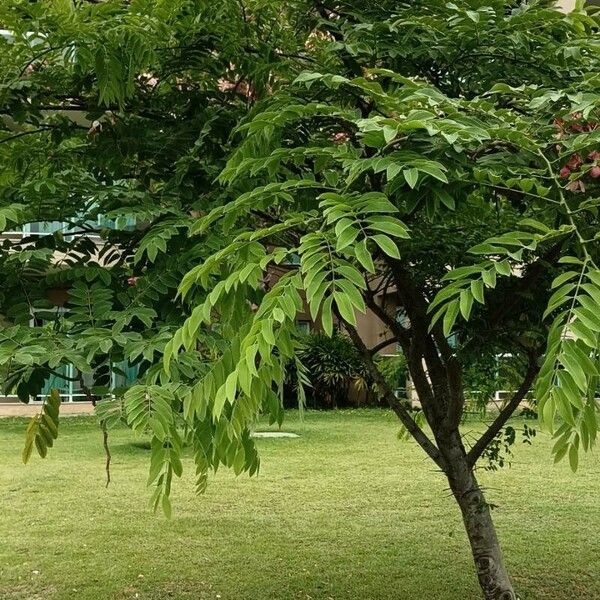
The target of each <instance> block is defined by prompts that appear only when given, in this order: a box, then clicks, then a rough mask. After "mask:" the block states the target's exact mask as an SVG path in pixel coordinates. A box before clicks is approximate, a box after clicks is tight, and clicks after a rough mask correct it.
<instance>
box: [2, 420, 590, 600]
mask: <svg viewBox="0 0 600 600" xmlns="http://www.w3.org/2000/svg"><path fill="white" fill-rule="evenodd" d="M24 423H25V421H24V420H18V419H3V420H0V465H1V466H0V502H1V503H0V506H1V507H2V510H1V511H0V598H2V600H15V599H33V598H40V599H44V600H46V599H49V600H54V599H57V600H58V599H66V598H77V599H78V600H80V599H81V600H84V599H92V598H93V599H97V598H101V599H110V598H115V599H125V598H140V599H144V598H148V599H163V598H165V599H166V598H189V599H192V598H193V599H204V598H213V599H218V598H220V599H222V600H228V599H243V600H266V599H269V598H277V599H298V600H300V599H302V600H311V599H313V600H317V599H322V600H329V599H335V600H342V599H345V600H376V599H394V600H425V599H426V600H469V599H478V598H479V595H478V590H477V586H476V583H475V580H474V576H473V569H472V567H471V559H470V556H469V553H468V548H467V542H466V539H465V535H464V533H463V529H462V524H461V521H460V517H459V513H458V510H457V508H456V507H455V505H454V503H453V500H452V499H451V498H450V497H449V494H448V490H447V487H446V485H445V483H444V480H443V478H442V477H441V475H440V474H439V473H436V472H435V471H434V469H433V468H432V466H431V463H429V462H427V461H426V460H425V459H424V457H423V454H422V452H421V451H420V450H419V449H418V448H417V447H416V445H415V444H414V443H411V442H402V441H399V440H398V439H397V437H396V431H397V429H398V426H397V423H396V421H395V420H394V417H393V415H391V414H390V413H388V412H385V411H378V410H365V411H347V412H336V413H313V412H311V413H308V414H307V415H306V416H305V418H304V420H303V421H300V420H299V419H298V415H297V414H295V413H291V414H290V415H289V416H288V418H287V420H286V423H285V429H286V430H289V431H294V432H297V433H299V434H300V437H299V438H296V439H261V440H259V444H260V450H261V456H262V468H261V472H260V475H259V476H258V477H255V478H251V479H250V478H248V477H247V476H240V477H238V478H236V477H234V475H233V474H232V473H230V472H226V471H219V473H218V474H217V475H216V476H213V477H212V478H211V481H210V484H209V488H208V491H207V493H206V494H205V495H204V496H201V497H197V496H195V495H194V494H193V488H192V485H191V474H190V473H187V475H186V473H184V476H183V481H178V482H176V483H177V485H176V486H175V490H174V494H173V501H174V515H173V519H172V520H171V521H166V520H165V519H164V517H163V516H162V515H160V514H159V515H153V514H152V513H150V512H149V510H148V508H147V499H148V493H147V491H146V489H145V477H146V469H147V466H148V454H149V451H148V450H147V449H146V446H145V444H144V440H141V439H136V438H134V437H133V435H132V434H131V433H129V432H128V431H127V430H125V429H123V430H118V431H116V432H114V433H113V434H112V437H111V446H112V452H113V457H114V459H113V468H112V475H113V483H112V484H111V485H110V487H109V488H108V489H105V488H104V482H103V477H104V469H103V452H102V446H101V438H100V435H99V431H98V429H97V427H96V425H95V422H94V420H93V419H92V418H88V417H79V418H70V419H64V420H63V422H62V423H61V435H60V438H59V441H58V442H57V444H56V446H55V448H54V449H53V450H52V451H51V454H50V456H49V457H48V458H47V459H46V460H44V461H42V460H41V459H39V458H38V457H37V456H35V457H34V458H33V459H32V460H31V463H30V464H29V465H28V466H27V467H24V466H23V465H22V464H21V463H20V457H19V454H20V448H21V444H22V437H23V428H24ZM472 428H476V425H468V426H467V427H466V429H467V430H468V429H472ZM187 464H188V465H189V464H190V463H189V461H188V463H187ZM599 475H600V460H598V457H597V455H596V456H594V455H590V456H587V457H585V458H584V459H583V460H582V461H581V465H580V471H579V472H578V473H577V474H575V475H573V474H572V473H571V472H570V471H569V470H568V466H567V465H566V464H560V465H558V466H553V464H552V461H551V458H550V440H549V439H548V438H546V437H544V436H538V438H537V439H536V441H535V442H534V445H533V447H526V446H523V445H520V446H519V447H517V449H516V453H515V457H514V459H513V464H512V467H511V468H505V469H503V470H501V471H500V472H496V473H489V472H484V471H481V474H480V479H481V480H482V482H483V483H484V484H485V486H486V487H487V488H488V495H489V500H490V502H493V503H494V504H495V505H497V508H496V509H495V511H494V514H495V519H496V523H497V526H498V529H499V535H500V537H501V540H502V542H503V545H504V550H505V554H506V559H507V563H508V566H509V568H510V570H511V573H512V575H513V577H514V579H515V581H516V583H517V586H518V589H519V591H520V593H521V595H522V597H523V598H524V599H525V600H534V599H535V600H542V599H552V600H567V599H569V600H573V599H586V600H593V599H600V576H599V575H600V477H599Z"/></svg>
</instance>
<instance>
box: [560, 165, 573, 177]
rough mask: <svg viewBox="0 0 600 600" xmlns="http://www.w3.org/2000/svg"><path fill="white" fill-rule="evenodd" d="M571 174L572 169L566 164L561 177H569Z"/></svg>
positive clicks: (561, 171)
mask: <svg viewBox="0 0 600 600" xmlns="http://www.w3.org/2000/svg"><path fill="white" fill-rule="evenodd" d="M570 174H571V169H569V167H566V166H565V167H563V168H562V169H561V170H560V176H561V177H568V176H569V175H570Z"/></svg>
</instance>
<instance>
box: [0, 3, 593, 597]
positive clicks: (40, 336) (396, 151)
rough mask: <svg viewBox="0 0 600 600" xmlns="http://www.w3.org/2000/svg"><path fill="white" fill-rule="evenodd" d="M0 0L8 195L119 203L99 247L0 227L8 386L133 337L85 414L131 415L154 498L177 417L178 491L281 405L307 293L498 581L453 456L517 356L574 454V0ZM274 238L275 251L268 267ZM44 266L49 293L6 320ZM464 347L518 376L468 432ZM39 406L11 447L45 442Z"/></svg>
mask: <svg viewBox="0 0 600 600" xmlns="http://www.w3.org/2000/svg"><path fill="white" fill-rule="evenodd" d="M365 4H366V6H365ZM199 17H201V18H199ZM0 19H2V20H3V21H4V22H5V25H6V27H7V28H8V29H10V30H11V31H12V32H13V33H14V40H13V41H12V43H11V44H7V45H6V52H3V53H2V55H1V56H2V58H1V59H0V60H1V61H2V72H3V77H2V81H3V88H2V94H3V96H2V101H1V106H2V109H1V110H2V112H3V114H4V115H7V120H5V124H6V128H7V129H11V130H10V131H5V133H4V135H3V136H2V139H0V151H1V152H3V162H2V174H1V180H2V199H3V200H2V207H3V209H2V210H3V213H2V214H3V215H4V217H5V219H6V221H7V222H9V221H12V222H14V223H17V224H21V223H27V222H32V220H34V219H35V220H54V219H55V217H54V215H56V220H61V221H62V220H63V219H64V218H66V219H68V220H71V221H75V224H76V226H77V227H82V228H83V227H88V226H89V225H88V222H89V220H90V218H89V217H90V216H92V217H94V218H96V217H97V215H98V214H108V215H109V216H111V217H117V216H119V215H122V216H123V217H128V216H135V217H136V223H137V225H136V227H135V228H134V229H131V230H128V229H127V228H121V229H120V230H117V231H116V232H108V231H107V232H103V235H104V238H105V239H106V240H107V242H106V246H105V248H107V249H106V250H104V251H103V252H104V254H105V255H106V257H107V258H105V259H104V260H102V261H99V260H98V259H97V254H96V247H97V246H96V245H95V242H94V243H93V244H91V243H90V241H89V239H86V236H77V235H73V234H72V233H70V235H69V236H68V238H67V237H66V236H62V237H61V236H60V235H53V236H52V237H51V238H44V239H39V240H37V241H35V242H28V243H27V245H25V244H24V243H23V242H9V243H8V244H7V247H6V250H5V251H4V252H3V254H2V263H1V265H0V267H1V268H2V273H3V274H6V276H5V281H6V282H7V283H6V286H5V288H4V294H5V295H4V299H3V300H2V311H3V313H4V314H5V315H6V319H7V320H8V321H9V323H8V325H9V327H6V328H5V329H4V331H3V340H2V342H0V362H1V363H2V364H3V365H4V367H5V368H6V369H7V370H8V372H9V379H8V387H10V388H14V387H16V388H17V389H19V388H20V389H21V390H22V395H23V397H25V396H28V395H29V394H31V393H34V392H36V390H38V391H39V390H40V389H41V383H42V380H43V378H44V377H46V376H47V375H48V374H49V372H50V371H53V370H55V369H56V366H57V365H58V364H64V363H67V362H69V363H73V364H75V365H76V366H77V368H78V370H79V371H81V378H82V379H83V376H84V375H85V374H86V373H89V372H91V374H92V380H93V381H92V383H94V386H92V387H89V386H86V387H87V388H88V389H89V390H90V393H91V394H92V393H98V394H101V393H104V392H106V386H105V385H104V386H102V385H96V383H102V381H103V380H102V377H103V376H104V373H105V372H106V371H107V370H110V369H113V370H114V367H113V365H114V364H115V362H118V360H120V359H121V358H127V359H128V360H129V361H130V362H133V363H139V368H140V371H139V381H138V383H137V384H136V385H133V386H131V387H129V388H128V389H127V390H122V391H121V392H119V393H117V397H116V399H115V400H113V401H103V402H102V403H100V404H99V407H98V408H99V410H100V412H101V417H102V420H103V423H104V425H105V427H107V426H109V425H110V424H111V423H112V422H113V420H115V419H118V418H120V417H121V416H122V415H124V417H125V419H126V420H127V422H128V423H129V425H130V426H131V427H132V428H134V429H137V430H149V431H151V433H152V459H151V467H150V478H149V479H150V484H151V485H152V486H153V487H154V488H155V491H154V494H153V504H154V506H157V505H160V504H162V506H163V508H164V510H165V512H167V513H169V512H170V501H169V491H170V487H171V482H172V478H173V475H176V476H177V475H180V474H181V470H182V463H181V447H182V442H183V441H184V440H185V441H187V442H188V443H189V444H190V445H191V446H192V449H193V456H194V462H195V465H196V469H197V474H198V478H197V486H198V489H199V490H202V489H203V488H204V486H205V485H206V480H207V474H208V471H209V470H210V469H212V468H217V467H218V465H219V464H225V465H227V466H231V467H232V468H233V469H234V470H235V471H236V472H237V473H239V472H242V471H248V472H250V473H251V474H252V473H254V472H255V471H256V470H257V469H258V466H259V459H258V455H257V453H256V449H255V448H254V445H253V443H252V439H251V438H250V435H249V429H250V427H251V426H252V425H253V423H254V422H255V420H256V418H257V416H258V415H259V414H260V413H265V412H266V413H268V414H269V415H270V416H271V418H272V419H273V420H278V421H280V420H281V419H282V418H283V413H282V406H281V399H280V397H279V395H278V390H279V389H280V388H281V387H282V385H283V382H284V379H285V375H286V372H287V371H288V370H289V364H290V362H294V361H297V353H296V352H295V350H296V348H297V347H298V344H299V343H300V339H301V338H300V336H299V333H298V331H297V329H296V325H295V317H296V314H297V312H298V311H299V310H300V309H301V308H302V307H303V306H304V303H305V302H306V303H307V304H308V305H309V308H310V310H311V312H312V314H313V316H315V317H316V316H319V317H320V320H321V321H322V323H323V326H324V329H325V332H326V333H327V334H329V335H332V334H333V330H334V327H335V326H337V327H339V328H342V329H345V330H346V332H347V333H348V334H349V336H350V337H351V339H352V340H353V343H354V345H355V347H356V348H357V350H358V351H359V352H360V354H361V356H362V357H363V360H364V362H365V366H366V368H367V370H368V372H369V374H370V377H371V379H373V380H374V381H375V383H376V385H377V388H378V393H379V395H380V397H381V399H382V401H384V402H387V403H388V404H389V405H390V407H391V408H392V410H393V411H394V412H395V413H396V414H397V415H398V417H399V419H400V421H401V423H402V424H403V426H404V427H405V429H406V430H407V432H408V433H409V434H410V435H411V436H412V437H413V438H414V439H415V440H416V441H417V443H419V444H420V446H421V447H422V448H423V450H424V451H425V452H426V454H427V455H428V456H429V457H430V458H431V460H432V461H433V462H434V463H435V464H436V465H437V467H438V468H439V469H440V471H442V472H443V473H444V474H445V475H446V477H447V478H448V482H449V485H450V487H451V489H452V491H453V494H454V497H455V498H456V501H457V503H458V505H459V507H460V509H461V512H462V515H463V520H464V523H465V528H466V531H467V535H468V537H469V541H470V543H471V548H472V552H473V556H474V560H475V564H476V568H477V572H478V576H479V580H480V583H481V586H482V590H483V593H484V595H485V597H486V598H490V599H492V598H502V599H510V598H515V597H516V596H515V593H514V590H513V587H512V584H511V582H510V579H509V577H508V573H507V572H506V569H505V566H504V563H503V560H502V555H501V551H500V546H499V543H498V539H497V535H496V532H495V529H494V526H493V523H492V520H491V515H490V510H489V505H488V504H487V502H486V499H485V497H484V494H483V492H482V490H481V489H480V488H479V486H478V484H477V479H476V475H475V467H476V464H477V460H478V459H479V458H480V457H481V455H482V454H483V452H484V451H485V450H486V448H488V447H489V446H490V444H492V443H493V442H494V440H495V439H496V437H497V436H498V435H499V434H501V433H502V429H503V427H504V426H505V424H506V422H507V420H508V418H509V417H510V416H511V415H512V414H513V413H514V412H515V410H516V409H517V408H518V406H519V404H520V402H521V400H522V399H523V397H524V396H525V394H527V392H528V391H529V390H530V389H531V387H532V385H533V384H534V381H537V384H536V399H537V408H538V411H539V413H540V417H541V420H542V423H543V424H544V426H545V427H547V428H548V429H549V430H553V431H555V432H556V435H557V443H556V446H555V453H556V457H557V458H558V459H560V458H562V457H563V456H565V455H566V454H568V456H569V459H570V461H571V465H572V467H573V468H576V466H577V456H578V451H579V449H580V448H583V449H587V448H589V447H590V446H591V445H592V444H593V443H594V441H595V437H596V428H597V406H596V401H595V392H596V387H597V377H598V332H599V331H600V321H599V320H598V316H597V314H598V310H597V309H598V305H599V304H600V281H599V277H600V271H599V270H598V268H597V266H596V265H597V261H598V242H597V240H596V239H595V236H596V232H597V222H598V220H597V203H598V199H597V189H598V186H597V183H596V181H597V174H598V171H597V168H598V155H597V146H598V135H597V131H598V129H596V120H597V118H598V108H599V106H600V95H599V94H598V91H599V90H598V83H597V78H596V77H595V73H596V72H597V71H598V50H597V48H596V47H595V46H594V43H593V40H592V35H594V34H595V33H596V32H597V30H598V22H597V19H595V18H593V17H590V16H588V15H586V14H585V13H583V12H581V11H578V12H575V13H573V14H571V15H569V16H565V15H562V14H561V13H559V12H557V11H555V10H554V9H552V7H551V3H549V2H536V3H532V4H523V5H519V6H515V7H511V5H509V3H501V2H496V1H494V0H487V1H485V2H483V1H482V2H474V1H471V2H457V3H446V2H442V1H439V2H438V1H434V2H428V3H421V2H411V3H398V2H392V1H386V0H383V1H381V2H377V3H364V2H355V3H353V2H344V3H329V2H307V3H306V4H303V3H298V4H296V3H281V4H279V3H272V2H270V3H267V4H266V5H264V6H263V5H262V4H261V3H256V4H255V3H249V4H248V7H246V6H245V5H244V4H243V3H237V2H233V1H232V2H231V3H229V2H227V3H224V4H222V5H219V6H216V5H214V3H213V4H212V5H211V4H208V3H203V2H176V3H169V4H168V5H166V4H162V3H158V4H157V3H150V2H142V1H140V2H134V3H132V4H131V5H130V6H128V7H123V6H121V5H120V4H116V3H103V4H98V5H87V4H83V5H80V6H78V7H77V8H76V9H75V8H73V7H72V6H71V5H70V4H62V3H57V4H56V5H54V7H53V8H52V10H50V9H48V8H47V6H46V5H44V6H41V5H38V4H30V3H26V2H23V3H20V4H17V6H16V7H15V8H14V9H13V3H11V5H10V6H9V5H6V6H5V9H4V10H3V11H2V14H1V16H0ZM100 21H101V22H102V25H101V26H100V25H99V23H100ZM158 40H160V42H159V41H158ZM37 48H39V51H38V50H37ZM301 70H304V72H303V73H302V74H300V75H299V76H298V77H297V78H296V79H295V83H294V84H293V85H288V82H289V81H290V80H291V79H292V78H295V76H296V74H297V73H299V72H300V71H301ZM224 73H225V74H226V75H225V76H224ZM71 109H72V110H73V112H77V114H79V112H78V111H85V112H86V114H87V115H88V117H87V118H86V119H85V120H84V123H85V125H84V128H82V126H81V123H80V122H79V121H78V120H77V119H75V118H73V117H72V118H65V116H64V115H65V113H66V112H67V111H70V110H71ZM107 109H108V110H107ZM48 110H51V111H56V110H59V111H60V112H59V113H58V114H57V113H55V112H51V113H48V112H47V111H48ZM13 121H14V122H16V124H15V123H13ZM234 124H239V126H238V127H237V130H236V133H235V134H234V137H233V138H231V137H230V135H229V134H230V130H231V128H232V127H233V125H234ZM19 127H20V128H21V129H19ZM231 143H233V144H234V145H235V149H233V148H232V147H231V146H230V144H231ZM173 165H175V167H174V168H173ZM219 172H220V175H219V181H220V184H221V185H215V184H214V178H215V177H216V176H217V174H218V173H219ZM88 198H89V199H90V200H89V203H87V199H88ZM82 204H84V205H85V210H84V211H83V214H82ZM34 209H35V210H34ZM36 211H37V212H36ZM80 215H82V216H80ZM188 227H189V228H190V232H191V233H192V234H193V236H194V237H192V238H191V239H188V238H187V237H186V235H185V234H186V230H187V228H188ZM79 238H81V240H82V241H79V242H78V240H79ZM88 238H89V236H88ZM104 238H103V239H104ZM77 244H79V245H77ZM86 249H87V250H86ZM58 253H60V255H66V256H67V259H65V260H64V261H62V263H61V267H62V266H63V265H64V266H65V267H66V268H61V269H58V268H53V266H54V265H55V264H56V263H55V260H56V256H57V255H58ZM82 256H83V258H82ZM291 256H298V257H299V259H300V260H299V263H300V264H299V266H298V269H288V273H287V275H285V276H284V277H282V278H281V279H279V280H278V281H276V282H275V283H274V284H273V285H272V286H268V285H265V274H266V273H268V272H269V270H270V269H271V266H272V265H276V264H278V263H281V262H282V261H288V262H292V261H290V260H289V259H290V258H291ZM186 271H187V272H186ZM184 272H186V274H185V275H183V277H182V279H181V283H180V285H179V296H178V297H177V299H175V298H174V296H175V294H174V292H175V286H176V282H177V280H178V279H179V276H180V274H183V273H184ZM52 277H54V278H55V279H54V280H52ZM57 280H58V281H64V282H65V287H68V289H69V295H68V303H67V305H66V308H67V309H68V312H67V313H66V314H62V315H60V316H59V317H58V316H57V317H56V318H55V319H53V323H54V324H53V325H51V326H48V327H47V328H45V329H41V330H39V329H37V330H36V329H32V328H30V327H28V326H27V325H26V324H25V322H26V321H28V320H29V318H30V315H31V306H33V307H34V308H38V307H40V308H45V309H48V307H49V306H48V302H47V301H46V298H47V294H46V293H45V290H46V289H48V288H51V287H55V285H54V283H52V281H54V282H55V281H57ZM130 283H135V284H136V285H130ZM51 284H52V285H51ZM146 289H149V290H150V291H148V292H147V293H144V294H142V292H144V291H145V290H146ZM140 295H141V296H142V299H140ZM382 297H383V299H384V301H383V302H381V301H380V300H378V299H379V298H382ZM182 298H183V300H184V301H182ZM19 299H20V300H24V301H25V304H23V305H22V308H20V309H19V310H16V311H14V310H13V311H12V312H11V311H9V308H11V307H12V306H13V305H17V304H22V303H19V302H18V300H19ZM36 303H38V304H36ZM392 305H393V306H394V310H395V309H396V308H397V307H400V308H401V309H403V311H404V313H405V315H406V319H405V320H404V322H398V320H397V319H396V314H395V312H394V313H392V311H391V306H392ZM367 307H368V308H369V309H370V310H372V311H373V312H375V314H377V315H378V316H379V318H380V319H381V320H382V322H383V323H385V324H386V325H387V326H388V327H389V329H390V330H391V331H392V333H393V335H394V337H395V339H396V341H397V342H398V343H399V344H400V345H401V346H402V348H403V351H404V354H405V356H406V359H407V367H408V370H409V372H410V375H411V378H412V380H413V382H414V384H415V388H416V390H417V393H418V395H419V399H420V402H421V405H422V408H423V412H424V416H425V419H426V421H427V425H428V428H429V429H428V430H425V429H423V428H421V427H420V426H419V424H418V423H417V422H416V421H415V420H414V419H413V416H412V415H411V414H410V413H409V412H407V410H406V409H405V408H404V407H403V406H402V405H401V404H400V403H399V402H398V401H397V399H396V397H395V395H394V394H393V391H392V390H391V389H390V387H389V386H388V385H387V383H386V381H385V378H384V377H383V375H382V373H381V371H380V369H378V366H377V363H376V361H375V360H374V359H373V356H372V350H373V349H370V348H367V347H366V346H365V344H364V342H363V340H362V339H361V338H360V336H359V335H358V333H357V331H356V328H355V324H356V314H355V313H356V311H361V310H365V309H366V308H367ZM540 307H544V308H546V309H547V310H546V313H547V314H546V315H542V314H540V313H541V312H542V310H543V309H542V310H540ZM13 312H14V313H18V314H14V315H13ZM18 315H21V316H18ZM167 340H169V341H168V342H167ZM481 349H485V350H486V352H488V353H489V352H490V351H491V350H492V349H493V352H494V353H495V354H507V353H510V354H512V355H513V357H514V362H515V366H516V367H517V370H519V369H520V372H521V382H520V385H519V386H518V389H517V391H516V392H515V394H514V396H513V397H512V398H511V399H509V401H508V402H507V403H506V405H505V407H504V408H503V409H502V411H501V412H500V414H499V415H498V416H497V418H496V419H495V420H494V422H493V423H492V424H491V425H490V426H489V427H488V429H487V430H486V431H485V432H484V433H483V435H482V436H481V438H480V439H479V440H478V441H477V442H475V443H474V444H473V445H472V446H471V447H470V448H467V447H466V446H465V442H464V440H463V439H462V437H461V434H460V430H459V425H460V420H461V415H462V412H463V409H464V405H465V396H464V392H463V372H464V367H465V363H466V362H468V357H469V356H472V355H473V353H474V352H478V351H480V350H481ZM161 359H164V362H161ZM296 372H297V373H302V369H301V368H297V369H296ZM83 383H84V384H85V381H84V382H83ZM58 404H59V403H58V401H57V399H56V394H52V395H51V396H50V399H49V401H48V402H47V403H46V405H45V407H44V413H43V415H42V416H41V417H39V418H38V419H36V421H34V423H33V425H32V427H31V428H30V431H29V434H28V440H29V446H28V448H29V449H31V448H32V447H33V444H34V443H35V444H36V445H37V446H38V451H39V452H40V453H42V454H44V453H45V451H46V449H47V446H48V445H51V443H52V439H54V435H55V428H56V418H57V417H56V415H57V412H58ZM429 430H430V431H431V434H429Z"/></svg>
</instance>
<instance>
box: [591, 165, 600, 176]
mask: <svg viewBox="0 0 600 600" xmlns="http://www.w3.org/2000/svg"><path fill="white" fill-rule="evenodd" d="M590 175H591V176H592V177H593V178H594V179H597V178H598V177H600V167H599V166H598V165H596V166H595V167H592V168H591V170H590Z"/></svg>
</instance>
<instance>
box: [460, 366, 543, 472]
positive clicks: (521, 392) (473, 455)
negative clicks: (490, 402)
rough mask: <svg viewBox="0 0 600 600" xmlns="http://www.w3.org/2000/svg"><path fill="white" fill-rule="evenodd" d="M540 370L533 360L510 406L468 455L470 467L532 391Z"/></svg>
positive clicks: (509, 403)
mask: <svg viewBox="0 0 600 600" xmlns="http://www.w3.org/2000/svg"><path fill="white" fill-rule="evenodd" d="M539 370H540V367H539V365H538V364H537V360H533V357H532V360H531V361H530V363H529V366H528V368H527V372H526V374H525V377H524V378H523V381H522V382H521V385H520V386H519V389H518V390H517V391H516V392H515V393H514V394H513V397H512V398H511V399H510V401H509V402H508V404H507V405H506V406H505V407H504V408H503V409H502V410H501V411H500V414H499V415H498V416H497V417H496V419H495V420H494V422H493V423H492V424H491V425H490V426H489V427H488V428H487V430H486V431H485V432H484V433H483V435H482V436H481V437H480V438H479V439H478V440H477V442H475V445H474V446H473V447H472V448H471V449H470V450H469V452H468V453H467V462H468V464H469V466H470V467H473V466H475V463H476V462H477V461H478V460H479V457H480V456H481V455H482V454H483V452H484V450H485V449H486V448H487V446H488V444H489V443H490V442H491V441H492V440H493V439H494V438H495V437H496V436H497V435H498V433H500V430H501V429H502V427H504V425H505V424H506V421H508V419H509V418H510V417H511V416H512V415H513V413H514V412H515V410H516V409H517V408H518V406H519V404H521V402H522V401H523V399H524V398H525V395H526V394H527V392H528V391H529V390H530V388H531V385H532V383H533V381H534V380H535V378H536V376H537V374H538V372H539Z"/></svg>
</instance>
